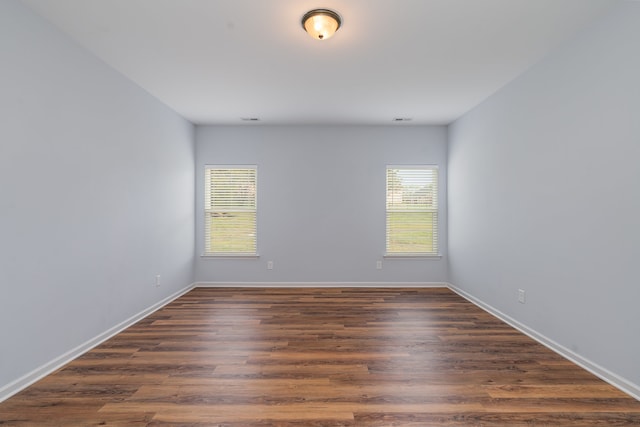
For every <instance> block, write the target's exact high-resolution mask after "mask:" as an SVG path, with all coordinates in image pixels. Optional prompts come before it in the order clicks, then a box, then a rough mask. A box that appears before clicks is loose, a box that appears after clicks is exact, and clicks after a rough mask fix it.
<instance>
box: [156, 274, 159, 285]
mask: <svg viewBox="0 0 640 427" xmlns="http://www.w3.org/2000/svg"><path fill="white" fill-rule="evenodd" d="M159 287H160V275H159V274H156V288H159Z"/></svg>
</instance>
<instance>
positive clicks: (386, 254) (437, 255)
mask: <svg viewBox="0 0 640 427" xmlns="http://www.w3.org/2000/svg"><path fill="white" fill-rule="evenodd" d="M389 169H435V171H436V174H437V179H438V182H437V188H436V195H437V198H438V203H437V208H436V209H435V211H436V214H437V218H438V219H437V230H436V233H437V240H436V245H437V249H438V251H437V253H410V252H407V253H395V252H394V253H389V252H387V234H386V233H387V230H386V227H387V214H388V212H389V210H388V209H387V206H386V203H387V195H386V191H387V171H388V170H389ZM440 183H441V178H440V167H439V165H434V164H424V165H416V164H411V165H395V164H394V165H386V167H385V252H384V254H383V258H384V259H389V260H392V259H434V260H439V259H442V253H441V252H440V247H441V242H440V236H441V233H440V223H441V221H440V216H441V215H440V213H441V211H440V185H441V184H440Z"/></svg>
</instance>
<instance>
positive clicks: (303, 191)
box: [196, 126, 447, 283]
mask: <svg viewBox="0 0 640 427" xmlns="http://www.w3.org/2000/svg"><path fill="white" fill-rule="evenodd" d="M446 137H447V136H446V128H445V127H420V126H415V127H400V126H380V127H371V126H369V127H357V126H353V127H351V126H344V127H341V126H335V127H332V126H299V127H284V126H283V127H281V126H243V127H240V126H238V127H232V126H228V127H220V126H199V127H197V128H196V205H197V208H196V229H197V233H196V256H197V259H196V280H197V281H200V282H222V283H225V282H441V281H446V280H447V266H446V257H443V258H442V259H393V260H388V259H387V260H384V261H383V269H382V270H376V261H377V260H382V256H383V254H384V246H385V243H384V242H385V166H386V165H387V164H401V165H402V164H405V165H406V164H438V165H440V167H441V170H440V173H441V175H442V177H443V178H444V177H446ZM206 164H257V165H258V251H259V254H260V257H259V258H258V259H211V258H200V256H199V255H200V254H202V252H203V248H204V242H203V238H202V235H203V231H202V230H203V223H204V220H203V213H202V209H203V175H204V165H206ZM440 182H441V188H440V190H441V191H440V194H441V206H442V210H441V220H442V221H441V224H440V232H441V235H440V236H441V253H442V254H443V255H444V254H446V253H447V234H446V230H447V226H446V225H447V224H446V217H447V212H446V194H447V193H446V180H445V179H441V180H440ZM267 261H273V262H274V269H273V270H267Z"/></svg>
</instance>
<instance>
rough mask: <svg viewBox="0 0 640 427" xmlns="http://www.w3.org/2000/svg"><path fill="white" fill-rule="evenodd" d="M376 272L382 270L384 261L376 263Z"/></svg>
mask: <svg viewBox="0 0 640 427" xmlns="http://www.w3.org/2000/svg"><path fill="white" fill-rule="evenodd" d="M376 270H382V261H376Z"/></svg>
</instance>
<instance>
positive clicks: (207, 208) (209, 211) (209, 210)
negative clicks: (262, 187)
mask: <svg viewBox="0 0 640 427" xmlns="http://www.w3.org/2000/svg"><path fill="white" fill-rule="evenodd" d="M242 169H246V170H253V171H254V176H255V180H254V181H253V187H254V194H253V206H249V207H243V206H241V203H236V204H235V206H234V204H233V203H231V204H230V205H229V206H225V203H224V202H223V203H221V205H220V206H218V207H215V203H214V202H213V201H212V200H211V199H212V197H214V195H213V193H212V189H211V178H210V173H211V171H213V170H223V171H225V170H242ZM204 180H205V182H204V240H205V241H204V253H203V256H204V257H242V258H247V257H249V258H250V257H257V256H258V224H257V223H258V166H257V165H205V170H204ZM238 213H240V214H243V213H244V214H246V213H253V214H254V217H253V224H252V227H253V228H252V230H248V231H253V233H252V234H253V242H252V243H253V245H252V246H253V248H252V250H249V251H243V250H234V249H233V248H229V250H216V249H215V248H214V247H212V245H211V243H212V237H213V236H212V235H211V234H212V233H213V232H214V231H213V230H211V224H212V223H211V219H212V215H214V214H222V215H231V216H233V215H234V214H238Z"/></svg>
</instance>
